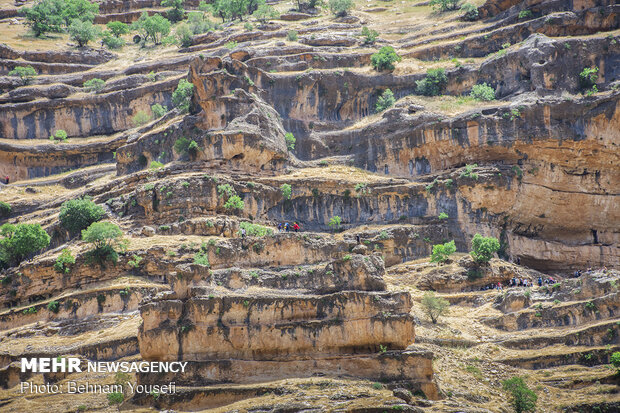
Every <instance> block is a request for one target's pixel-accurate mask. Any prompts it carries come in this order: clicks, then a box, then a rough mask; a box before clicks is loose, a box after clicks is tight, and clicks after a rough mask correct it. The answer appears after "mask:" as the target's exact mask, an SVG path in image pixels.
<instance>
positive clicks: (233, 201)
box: [224, 195, 245, 211]
mask: <svg viewBox="0 0 620 413" xmlns="http://www.w3.org/2000/svg"><path fill="white" fill-rule="evenodd" d="M244 208H245V203H244V202H243V200H242V199H241V197H240V196H239V195H233V196H231V197H230V198H228V200H227V201H226V203H225V204H224V209H226V210H227V211H235V210H239V211H242V210H243V209H244Z"/></svg>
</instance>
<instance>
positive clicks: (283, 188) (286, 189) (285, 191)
mask: <svg viewBox="0 0 620 413" xmlns="http://www.w3.org/2000/svg"><path fill="white" fill-rule="evenodd" d="M280 192H282V198H284V199H287V200H288V199H291V194H292V193H293V189H292V188H291V186H290V185H289V184H282V185H280Z"/></svg>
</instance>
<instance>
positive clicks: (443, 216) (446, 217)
mask: <svg viewBox="0 0 620 413" xmlns="http://www.w3.org/2000/svg"><path fill="white" fill-rule="evenodd" d="M438 218H439V219H448V218H450V217H449V216H448V214H446V213H445V212H442V213H440V214H439V217H438Z"/></svg>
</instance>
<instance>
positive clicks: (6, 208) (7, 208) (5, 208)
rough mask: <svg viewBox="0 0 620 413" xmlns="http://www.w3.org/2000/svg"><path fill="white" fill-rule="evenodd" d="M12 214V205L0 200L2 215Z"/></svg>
mask: <svg viewBox="0 0 620 413" xmlns="http://www.w3.org/2000/svg"><path fill="white" fill-rule="evenodd" d="M9 215H11V205H9V204H7V203H6V202H3V201H0V217H8V216H9Z"/></svg>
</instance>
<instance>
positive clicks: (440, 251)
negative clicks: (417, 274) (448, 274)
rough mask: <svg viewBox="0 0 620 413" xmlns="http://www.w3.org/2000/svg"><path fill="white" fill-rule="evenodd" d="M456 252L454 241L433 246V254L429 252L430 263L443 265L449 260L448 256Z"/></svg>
mask: <svg viewBox="0 0 620 413" xmlns="http://www.w3.org/2000/svg"><path fill="white" fill-rule="evenodd" d="M455 252H456V245H454V240H452V241H450V242H446V243H445V244H435V245H433V252H431V262H438V263H444V262H446V261H448V260H449V259H450V255H451V254H453V253H455Z"/></svg>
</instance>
